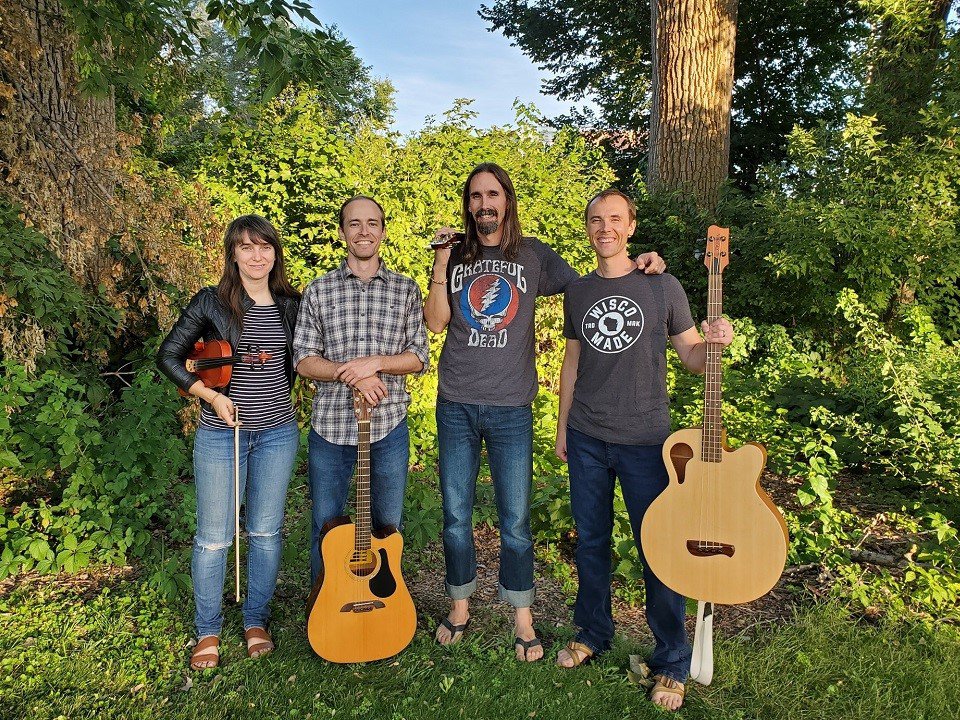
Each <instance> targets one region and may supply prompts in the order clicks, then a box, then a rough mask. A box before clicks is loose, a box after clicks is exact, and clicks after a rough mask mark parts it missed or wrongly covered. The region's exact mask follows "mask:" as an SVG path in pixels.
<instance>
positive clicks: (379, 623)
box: [307, 390, 417, 663]
mask: <svg viewBox="0 0 960 720" xmlns="http://www.w3.org/2000/svg"><path fill="white" fill-rule="evenodd" d="M353 404H354V412H355V414H356V416H357V429H358V434H359V437H358V442H357V474H356V486H357V487H356V512H355V517H354V522H352V523H351V522H350V518H349V517H346V516H344V517H340V518H337V519H335V520H333V521H331V522H329V523H327V524H326V526H325V527H324V532H322V533H321V537H320V554H321V557H322V558H323V569H322V570H321V571H320V575H319V576H318V577H317V581H316V583H314V586H313V591H312V592H311V594H310V599H309V600H308V601H307V638H308V639H309V640H310V646H311V647H312V648H313V650H314V652H316V653H317V655H319V656H320V657H322V658H323V659H324V660H329V661H330V662H336V663H355V662H369V661H371V660H381V659H383V658H387V657H390V656H391V655H396V654H397V653H398V652H400V651H401V650H403V649H404V648H405V647H406V646H407V645H409V644H410V641H411V640H412V639H413V634H414V632H415V631H416V629H417V611H416V609H415V608H414V606H413V598H411V597H410V593H409V591H408V590H407V586H406V584H405V583H404V581H403V576H402V575H401V574H400V556H401V554H402V552H403V538H402V537H401V536H400V533H398V532H397V531H396V529H394V528H387V529H386V530H385V531H383V532H379V533H376V534H374V533H372V532H371V524H370V407H369V406H368V405H367V401H366V399H365V398H364V397H363V394H362V393H360V392H359V391H358V390H354V391H353Z"/></svg>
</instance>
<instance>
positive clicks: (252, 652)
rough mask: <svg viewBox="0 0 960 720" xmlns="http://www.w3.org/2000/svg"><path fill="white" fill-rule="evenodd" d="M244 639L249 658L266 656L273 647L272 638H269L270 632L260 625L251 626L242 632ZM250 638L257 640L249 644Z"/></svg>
mask: <svg viewBox="0 0 960 720" xmlns="http://www.w3.org/2000/svg"><path fill="white" fill-rule="evenodd" d="M243 637H244V639H245V640H246V641H247V657H249V658H254V659H256V658H262V657H266V656H267V655H269V654H270V653H272V652H273V649H274V647H276V646H275V645H274V644H273V640H271V639H270V633H268V632H267V631H266V630H264V629H263V628H261V627H252V628H250V629H249V630H247V631H246V632H245V633H243ZM251 640H259V642H255V643H253V644H252V645H251V644H250V641H251Z"/></svg>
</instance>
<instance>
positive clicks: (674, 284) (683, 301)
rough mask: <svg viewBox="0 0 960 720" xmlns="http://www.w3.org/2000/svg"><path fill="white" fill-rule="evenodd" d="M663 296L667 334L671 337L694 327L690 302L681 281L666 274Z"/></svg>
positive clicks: (664, 276)
mask: <svg viewBox="0 0 960 720" xmlns="http://www.w3.org/2000/svg"><path fill="white" fill-rule="evenodd" d="M662 277H663V294H664V299H665V300H666V305H667V334H668V335H669V336H670V337H673V336H674V335H679V334H680V333H682V332H686V331H687V330H689V329H690V328H692V327H693V326H694V324H695V323H694V322H693V314H692V313H691V312H690V301H689V300H688V299H687V293H686V292H684V290H683V286H682V285H681V284H680V281H679V280H677V279H676V278H675V277H674V276H673V275H669V274H664V275H663V276H662Z"/></svg>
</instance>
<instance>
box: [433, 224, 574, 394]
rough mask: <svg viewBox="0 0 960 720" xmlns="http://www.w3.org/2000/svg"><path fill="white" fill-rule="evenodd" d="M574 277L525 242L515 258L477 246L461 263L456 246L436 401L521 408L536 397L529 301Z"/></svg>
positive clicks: (546, 250) (543, 249) (547, 251)
mask: <svg viewBox="0 0 960 720" xmlns="http://www.w3.org/2000/svg"><path fill="white" fill-rule="evenodd" d="M576 277H577V273H576V272H575V271H574V270H573V269H572V268H571V267H570V266H569V265H568V264H567V262H566V261H565V260H564V259H563V258H561V257H560V256H559V255H557V253H556V252H555V251H554V250H553V249H552V248H550V247H549V246H547V245H545V244H544V243H542V242H540V241H539V240H537V239H536V238H529V237H525V238H523V241H522V243H521V245H520V252H519V253H518V254H517V257H516V258H515V259H514V260H507V259H505V258H504V256H503V253H502V252H501V250H500V247H499V246H497V247H485V246H481V248H480V255H479V256H478V257H477V258H476V259H475V260H474V261H473V262H471V263H464V262H463V260H462V257H461V252H460V248H459V247H456V248H454V249H453V252H452V254H451V256H450V262H449V264H448V265H447V293H448V295H447V298H448V300H449V301H450V324H449V325H448V326H447V338H446V340H445V341H444V343H443V350H442V351H441V352H440V362H439V364H438V366H437V367H438V372H439V375H440V396H441V397H443V398H444V399H445V400H451V401H453V402H462V403H471V404H475V405H501V406H510V407H521V406H523V405H529V404H530V403H532V402H533V399H534V398H535V397H536V395H537V370H536V366H535V364H534V355H533V349H534V323H533V311H534V304H535V302H536V299H537V296H538V295H556V294H557V293H559V292H563V289H564V288H565V287H566V286H567V285H568V284H569V283H570V282H571V281H572V280H575V279H576Z"/></svg>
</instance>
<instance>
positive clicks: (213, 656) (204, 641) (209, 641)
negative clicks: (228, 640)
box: [190, 635, 220, 670]
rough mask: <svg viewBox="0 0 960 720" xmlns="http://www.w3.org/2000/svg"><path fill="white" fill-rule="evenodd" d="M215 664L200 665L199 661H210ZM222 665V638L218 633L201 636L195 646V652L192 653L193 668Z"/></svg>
mask: <svg viewBox="0 0 960 720" xmlns="http://www.w3.org/2000/svg"><path fill="white" fill-rule="evenodd" d="M209 662H212V663H213V665H206V664H204V665H200V664H199V663H209ZM218 665H220V638H219V637H217V636H216V635H207V636H206V637H202V638H200V640H199V642H197V644H196V645H194V646H193V652H192V653H191V654H190V669H191V670H210V669H212V668H215V667H217V666H218Z"/></svg>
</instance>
